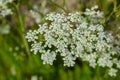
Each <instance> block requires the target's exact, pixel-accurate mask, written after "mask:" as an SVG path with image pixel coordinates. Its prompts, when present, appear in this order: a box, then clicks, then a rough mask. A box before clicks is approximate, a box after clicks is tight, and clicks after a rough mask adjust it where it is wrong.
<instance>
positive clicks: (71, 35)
mask: <svg viewBox="0 0 120 80" xmlns="http://www.w3.org/2000/svg"><path fill="white" fill-rule="evenodd" d="M96 8H97V7H96V6H95V7H92V8H91V9H87V10H86V12H83V13H82V14H80V13H79V12H76V13H69V14H65V13H61V14H60V13H50V14H48V15H47V17H46V19H45V20H46V22H45V23H44V24H43V25H39V28H38V29H37V30H34V31H31V30H30V31H29V32H28V33H27V35H26V38H27V39H28V42H32V48H31V51H34V53H38V52H39V53H41V59H42V60H43V63H44V64H45V63H47V64H50V65H52V64H53V61H54V60H55V59H56V55H57V54H59V55H61V56H62V59H63V61H64V66H68V67H70V66H74V64H75V60H76V58H81V59H82V60H83V61H87V62H89V65H90V66H91V67H93V68H95V67H96V65H98V66H101V67H108V68H109V75H111V76H115V75H116V72H117V68H119V69H120V60H118V58H117V57H116V58H115V55H117V54H118V51H117V50H116V48H115V47H114V46H113V40H114V38H113V36H112V35H111V33H108V32H105V31H104V28H103V26H102V25H101V24H100V20H101V19H102V17H103V16H102V14H103V13H102V12H100V11H96ZM113 56H114V57H113ZM114 65H116V68H114V67H113V66H114Z"/></svg>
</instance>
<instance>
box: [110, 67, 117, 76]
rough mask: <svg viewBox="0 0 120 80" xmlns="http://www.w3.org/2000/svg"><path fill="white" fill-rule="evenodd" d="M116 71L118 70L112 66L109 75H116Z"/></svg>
mask: <svg viewBox="0 0 120 80" xmlns="http://www.w3.org/2000/svg"><path fill="white" fill-rule="evenodd" d="M116 73H117V70H116V69H114V68H111V69H110V70H109V73H108V74H109V75H110V76H116Z"/></svg>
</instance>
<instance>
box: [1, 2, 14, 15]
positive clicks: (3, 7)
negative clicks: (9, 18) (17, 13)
mask: <svg viewBox="0 0 120 80" xmlns="http://www.w3.org/2000/svg"><path fill="white" fill-rule="evenodd" d="M12 2H13V0H0V17H1V16H2V17H5V16H6V15H9V14H12V10H11V9H9V8H8V6H7V4H8V3H12Z"/></svg>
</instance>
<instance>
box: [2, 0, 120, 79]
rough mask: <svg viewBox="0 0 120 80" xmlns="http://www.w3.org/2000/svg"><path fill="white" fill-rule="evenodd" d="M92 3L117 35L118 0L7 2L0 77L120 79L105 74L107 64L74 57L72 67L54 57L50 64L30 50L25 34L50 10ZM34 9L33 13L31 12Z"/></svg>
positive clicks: (77, 8) (73, 8)
mask: <svg viewBox="0 0 120 80" xmlns="http://www.w3.org/2000/svg"><path fill="white" fill-rule="evenodd" d="M94 5H98V6H99V10H101V11H103V12H104V16H105V18H104V19H103V22H104V27H105V30H110V31H112V32H113V34H114V35H115V36H116V37H117V38H120V36H119V35H120V34H119V33H120V0H14V1H13V2H12V3H9V4H8V6H9V8H10V9H12V12H13V14H12V15H7V16H6V17H0V80H120V71H118V73H117V76H116V77H110V76H109V75H108V74H107V71H108V70H107V68H104V69H103V68H100V67H97V68H96V69H93V68H91V67H89V65H88V63H87V62H82V61H81V60H80V59H78V60H76V65H75V66H74V67H64V66H63V65H62V60H61V59H59V58H57V60H56V61H55V62H54V65H53V66H50V65H43V63H42V61H41V59H40V54H36V55H34V54H33V53H32V52H30V49H29V48H30V44H28V43H27V41H26V39H25V35H26V33H27V31H28V30H29V29H35V28H38V24H40V23H43V21H44V16H45V15H46V14H47V13H50V12H61V11H65V12H75V11H84V10H85V8H90V7H92V6H94ZM33 12H34V14H33Z"/></svg>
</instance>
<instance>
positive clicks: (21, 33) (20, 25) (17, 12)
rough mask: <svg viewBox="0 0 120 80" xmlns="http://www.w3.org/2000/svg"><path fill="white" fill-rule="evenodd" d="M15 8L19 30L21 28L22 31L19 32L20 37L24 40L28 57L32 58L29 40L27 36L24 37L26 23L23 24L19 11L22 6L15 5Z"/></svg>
mask: <svg viewBox="0 0 120 80" xmlns="http://www.w3.org/2000/svg"><path fill="white" fill-rule="evenodd" d="M13 6H14V8H15V9H16V15H17V17H18V20H19V28H20V30H18V31H19V34H20V36H21V38H22V41H23V44H24V47H25V50H26V53H27V56H28V57H30V51H29V46H28V43H27V40H26V39H25V36H24V33H25V28H24V23H23V19H22V16H21V13H20V11H19V6H20V4H18V5H16V4H14V3H13Z"/></svg>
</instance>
